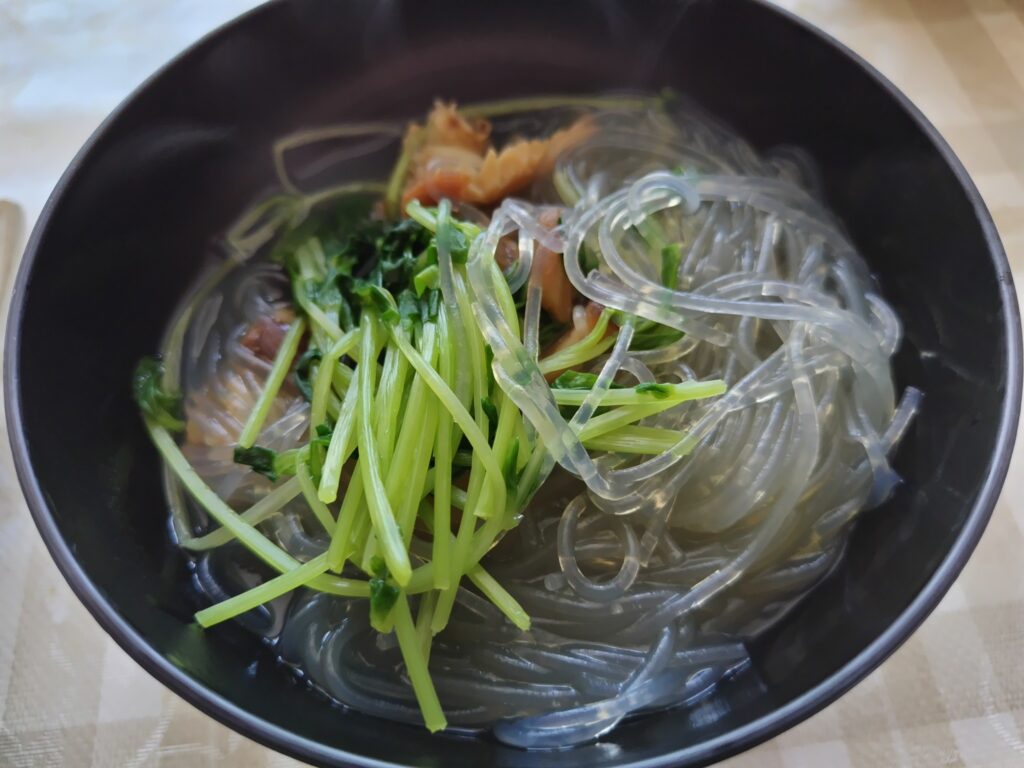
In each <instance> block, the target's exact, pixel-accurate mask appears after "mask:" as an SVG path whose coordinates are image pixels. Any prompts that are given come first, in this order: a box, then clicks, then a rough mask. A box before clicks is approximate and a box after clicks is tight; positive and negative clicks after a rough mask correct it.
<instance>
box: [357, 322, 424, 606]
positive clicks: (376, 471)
mask: <svg viewBox="0 0 1024 768" xmlns="http://www.w3.org/2000/svg"><path fill="white" fill-rule="evenodd" d="M377 324H378V321H377V318H376V317H374V315H373V313H371V312H370V311H368V310H363V327H364V331H363V339H362V344H361V350H362V357H361V358H360V359H361V360H362V361H363V362H362V364H360V365H359V367H358V368H357V373H358V375H359V433H358V444H359V469H360V471H361V473H362V476H363V486H364V492H365V493H366V501H367V506H368V507H369V509H370V518H371V519H372V521H373V532H374V533H375V534H376V538H377V541H378V544H379V546H380V547H381V550H382V552H383V554H384V561H385V562H386V563H387V566H388V570H389V571H390V572H391V576H392V577H393V578H394V580H395V581H396V582H397V583H398V585H399V586H405V585H406V584H407V583H408V581H409V577H410V575H411V574H412V565H411V564H410V563H409V553H408V552H407V551H406V549H405V544H404V541H403V538H402V533H401V531H400V530H399V529H398V524H397V522H396V521H395V515H394V512H393V511H392V509H391V505H390V503H389V502H388V497H387V493H386V491H385V489H384V482H383V480H382V479H381V473H380V455H379V454H378V452H377V443H376V440H375V438H374V434H373V423H372V415H373V412H372V410H371V409H372V404H373V403H372V396H373V385H374V380H373V379H374V367H375V366H373V365H372V363H371V361H373V360H374V359H375V358H376V354H375V353H376V350H377V344H376V335H377V333H376V331H377ZM409 351H410V352H413V353H414V354H415V350H412V349H411V348H410V350H409ZM407 356H408V355H407ZM421 359H422V358H421Z"/></svg>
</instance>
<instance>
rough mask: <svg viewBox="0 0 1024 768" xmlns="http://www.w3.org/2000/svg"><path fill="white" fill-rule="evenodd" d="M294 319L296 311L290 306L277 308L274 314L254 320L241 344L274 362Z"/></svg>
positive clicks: (258, 355)
mask: <svg viewBox="0 0 1024 768" xmlns="http://www.w3.org/2000/svg"><path fill="white" fill-rule="evenodd" d="M294 321H295V312H294V311H293V310H292V309H291V308H290V307H281V308H279V309H276V310H274V312H273V314H271V315H266V316H264V317H261V318H259V319H258V320H256V321H254V322H253V323H252V324H251V325H250V326H249V327H248V328H247V329H246V331H245V333H244V334H242V339H241V344H242V346H243V347H245V348H246V349H248V350H249V351H250V352H252V353H253V354H254V355H256V357H258V358H260V359H261V360H266V361H267V362H268V363H269V362H273V360H274V358H275V357H277V350H278V349H280V347H281V342H282V341H283V340H284V335H285V334H286V333H287V332H288V327H289V326H290V325H291V324H292V323H293V322H294Z"/></svg>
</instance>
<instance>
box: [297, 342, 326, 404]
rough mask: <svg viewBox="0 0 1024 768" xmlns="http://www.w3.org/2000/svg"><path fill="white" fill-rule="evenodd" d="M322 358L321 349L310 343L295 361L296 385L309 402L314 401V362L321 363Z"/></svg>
mask: <svg viewBox="0 0 1024 768" xmlns="http://www.w3.org/2000/svg"><path fill="white" fill-rule="evenodd" d="M322 359H323V354H322V353H321V352H320V350H319V349H317V348H316V347H315V346H313V345H312V344H310V345H309V346H308V347H306V351H305V352H303V353H302V354H301V355H300V356H299V359H298V360H297V361H296V362H295V386H297V387H298V388H299V392H301V393H302V396H303V397H304V398H306V402H307V403H309V402H312V401H313V370H312V369H313V363H319V362H320V360H322Z"/></svg>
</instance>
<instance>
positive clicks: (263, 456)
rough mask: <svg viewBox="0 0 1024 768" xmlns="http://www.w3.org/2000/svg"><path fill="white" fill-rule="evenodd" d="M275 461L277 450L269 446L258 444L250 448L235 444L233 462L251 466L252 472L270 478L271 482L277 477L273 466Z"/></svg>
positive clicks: (275, 480)
mask: <svg viewBox="0 0 1024 768" xmlns="http://www.w3.org/2000/svg"><path fill="white" fill-rule="evenodd" d="M276 461H277V452H276V451H272V450H271V449H270V448H263V447H262V446H259V445H254V446H252V447H251V448H242V447H241V446H235V464H243V465H245V466H247V467H251V468H252V470H253V471H254V472H258V473H259V474H261V475H263V476H264V477H268V478H270V481H271V482H272V483H273V482H277V478H278V477H279V475H278V472H277V468H276V467H275V463H276Z"/></svg>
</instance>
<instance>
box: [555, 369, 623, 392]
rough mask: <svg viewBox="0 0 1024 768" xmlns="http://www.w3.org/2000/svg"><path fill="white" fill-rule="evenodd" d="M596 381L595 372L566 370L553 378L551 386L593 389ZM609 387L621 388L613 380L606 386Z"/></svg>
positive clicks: (556, 387)
mask: <svg viewBox="0 0 1024 768" xmlns="http://www.w3.org/2000/svg"><path fill="white" fill-rule="evenodd" d="M596 383H597V374H596V373H584V372H582V371H571V370H570V371H566V372H565V373H563V374H562V375H561V376H559V377H558V378H557V379H555V380H554V381H553V382H552V383H551V386H552V387H553V388H554V389H593V388H594V385H595V384H596ZM608 388H609V389H621V385H619V384H616V383H615V382H614V381H613V382H612V383H611V385H610V386H609V387H608Z"/></svg>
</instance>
